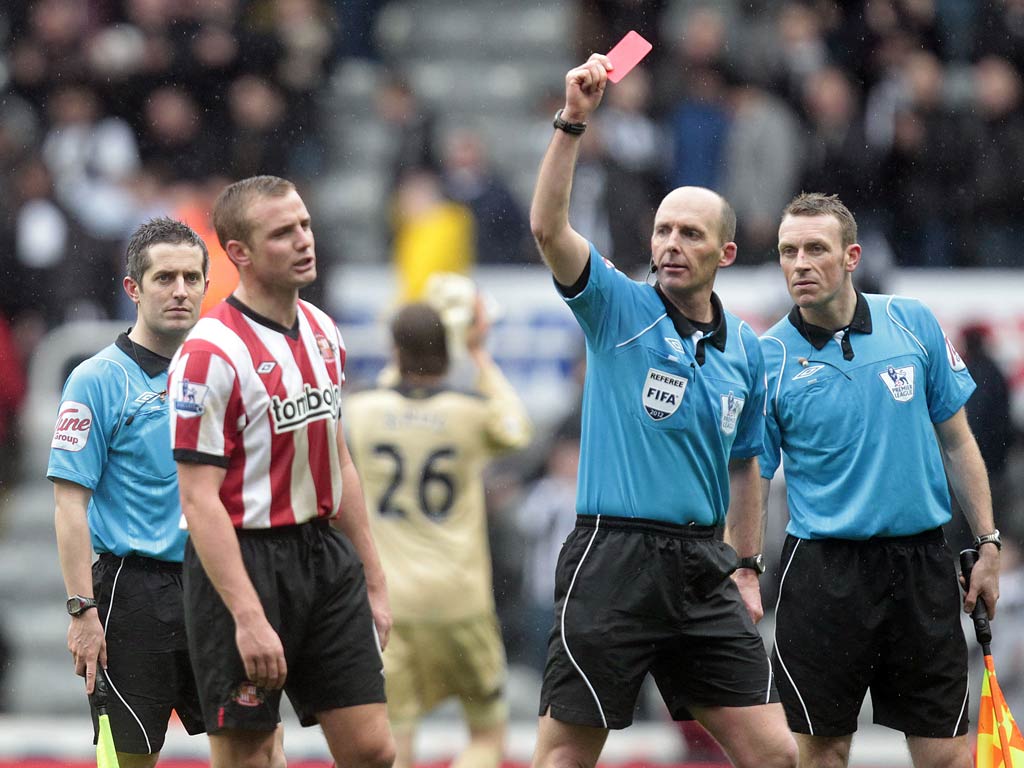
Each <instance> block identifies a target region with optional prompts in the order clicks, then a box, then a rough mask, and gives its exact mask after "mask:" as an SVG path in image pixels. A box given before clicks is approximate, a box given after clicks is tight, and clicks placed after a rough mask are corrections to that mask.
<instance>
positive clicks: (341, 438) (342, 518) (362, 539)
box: [331, 429, 391, 650]
mask: <svg viewBox="0 0 1024 768" xmlns="http://www.w3.org/2000/svg"><path fill="white" fill-rule="evenodd" d="M338 454H339V459H340V462H341V509H340V511H339V512H338V516H337V517H335V518H334V519H333V520H332V521H331V524H332V525H333V526H334V527H335V528H337V529H338V530H339V531H341V532H342V533H344V534H345V535H346V536H347V537H348V540H349V541H351V542H352V546H353V547H355V549H356V553H357V554H358V555H359V559H360V560H362V561H363V571H364V573H365V574H366V594H367V597H368V598H369V600H370V609H371V610H372V611H373V623H374V625H375V626H376V627H377V635H378V637H379V638H380V647H381V650H383V649H384V648H386V647H387V644H388V636H389V635H390V634H391V604H390V602H389V600H388V588H387V580H386V579H385V578H384V567H383V566H382V565H381V564H380V557H379V556H378V555H377V546H376V544H374V543H373V536H372V535H371V533H370V520H369V517H368V516H367V514H366V499H365V498H364V496H363V487H362V483H360V482H359V473H358V472H357V471H356V466H355V464H354V463H353V462H352V455H351V454H350V453H349V450H348V444H347V443H346V442H345V434H344V432H343V431H342V430H340V429H339V430H338Z"/></svg>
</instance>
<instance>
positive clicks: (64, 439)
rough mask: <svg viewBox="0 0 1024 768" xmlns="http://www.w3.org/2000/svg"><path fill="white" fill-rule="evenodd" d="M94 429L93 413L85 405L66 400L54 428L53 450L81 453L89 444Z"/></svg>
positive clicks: (61, 406)
mask: <svg viewBox="0 0 1024 768" xmlns="http://www.w3.org/2000/svg"><path fill="white" fill-rule="evenodd" d="M91 429H92V411H91V410H90V408H89V406H88V405H86V404H85V403H78V402H75V401H74V400H65V401H64V402H63V403H61V404H60V413H58V414H57V424H56V426H55V427H54V428H53V440H51V441H50V447H51V448H59V449H60V450H62V451H80V450H82V449H83V448H85V444H86V443H88V442H89V432H90V430H91Z"/></svg>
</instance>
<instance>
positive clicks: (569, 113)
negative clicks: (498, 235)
mask: <svg viewBox="0 0 1024 768" xmlns="http://www.w3.org/2000/svg"><path fill="white" fill-rule="evenodd" d="M609 69H611V62H610V61H608V57H607V56H604V55H602V54H599V53H595V54H593V55H592V56H591V57H590V58H589V59H588V60H587V63H586V64H584V65H583V66H580V67H576V68H575V69H572V70H569V72H568V73H567V74H566V76H565V107H564V108H563V110H562V119H563V120H566V121H567V122H570V123H585V122H587V120H588V119H589V117H590V115H591V114H592V113H593V111H594V110H595V109H597V106H598V104H600V103H601V98H602V96H604V89H605V86H606V85H607V84H608V70H609ZM580 139H581V137H580V136H574V135H571V134H569V133H566V132H565V131H561V130H556V131H555V132H554V136H552V138H551V143H550V144H549V145H548V150H547V153H546V154H545V155H544V160H543V161H542V162H541V166H540V172H539V174H538V176H537V186H536V188H535V189H534V192H533V202H532V204H531V206H530V228H531V230H532V231H533V236H534V239H536V241H537V247H538V248H539V249H540V252H541V255H542V256H543V257H544V261H545V262H546V263H547V265H548V267H550V269H551V272H552V274H553V275H554V276H555V279H556V280H557V281H558V282H559V283H561V284H562V285H572V284H573V283H575V282H576V281H577V280H578V279H579V277H580V275H581V274H582V273H583V268H584V266H586V263H587V258H588V255H589V252H590V248H589V246H588V244H587V241H586V239H585V238H584V237H583V236H582V235H580V234H579V233H578V232H576V230H574V229H573V228H572V227H571V226H570V225H569V195H570V193H571V192H572V179H573V172H574V170H575V168H576V158H577V156H578V154H579V146H580Z"/></svg>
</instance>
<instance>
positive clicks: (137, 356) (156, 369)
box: [114, 328, 171, 378]
mask: <svg viewBox="0 0 1024 768" xmlns="http://www.w3.org/2000/svg"><path fill="white" fill-rule="evenodd" d="M131 330H132V329H131V328H129V329H128V330H127V331H125V332H124V333H122V334H121V335H120V336H118V337H117V340H116V341H115V342H114V346H115V347H117V348H118V349H120V350H121V351H122V352H124V353H125V354H126V355H128V357H130V358H132V359H133V360H134V361H135V362H136V363H138V364H139V367H140V368H141V369H142V370H143V371H145V373H146V375H147V376H149V378H153V377H154V376H156V375H157V374H159V373H164V372H165V371H166V370H167V366H169V365H170V364H171V358H169V357H164V356H162V355H158V354H157V353H156V352H153V351H151V350H148V349H146V348H145V347H143V346H142V345H141V344H136V343H135V342H134V341H132V340H131V339H129V338H128V334H129V333H130V332H131Z"/></svg>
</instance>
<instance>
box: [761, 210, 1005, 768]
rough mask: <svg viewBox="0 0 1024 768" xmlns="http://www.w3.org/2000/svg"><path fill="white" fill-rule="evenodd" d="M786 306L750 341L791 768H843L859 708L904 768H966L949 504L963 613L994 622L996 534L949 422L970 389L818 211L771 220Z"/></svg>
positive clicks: (836, 215) (963, 421) (979, 476)
mask: <svg viewBox="0 0 1024 768" xmlns="http://www.w3.org/2000/svg"><path fill="white" fill-rule="evenodd" d="M779 258H780V263H781V266H782V272H783V275H784V276H785V278H786V287H787V288H788V290H789V293H790V296H791V297H792V299H793V302H794V304H795V306H794V307H793V309H792V311H791V312H790V313H789V315H788V316H787V317H784V318H782V320H780V321H779V322H778V323H776V324H775V325H774V326H773V327H772V328H771V329H769V330H768V332H767V333H766V334H765V335H764V336H763V337H762V341H761V344H762V348H763V351H764V357H765V366H766V369H767V374H768V406H767V423H766V430H765V435H766V436H765V453H764V455H763V456H762V457H761V472H762V476H763V477H764V478H765V479H764V495H765V499H767V492H768V485H769V483H770V479H771V477H772V476H773V475H774V474H775V471H776V469H777V468H778V466H779V463H780V455H784V456H785V465H784V467H785V477H786V489H787V494H788V500H789V516H790V521H789V526H788V528H787V533H788V536H787V538H786V543H785V546H784V549H783V553H782V565H781V574H782V579H781V586H780V595H779V602H778V606H777V610H776V616H775V620H776V637H775V652H774V658H773V661H774V667H775V670H776V673H777V675H778V684H779V691H780V693H781V695H782V700H783V704H784V706H785V708H786V715H787V717H788V719H789V725H790V727H791V728H792V730H793V731H794V732H795V733H796V734H797V742H798V744H799V746H800V765H801V766H830V767H831V766H845V765H846V764H847V762H848V759H849V753H850V743H851V741H852V739H853V733H854V731H856V730H857V715H858V713H859V712H860V708H861V703H862V702H863V700H864V694H865V693H866V692H867V691H868V690H870V691H871V701H872V709H873V713H874V720H875V722H876V723H879V724H881V725H885V726H888V727H890V728H894V729H896V730H899V731H902V732H903V733H904V734H906V737H907V745H908V747H909V749H910V754H911V757H912V759H913V762H914V765H915V766H916V767H917V768H926V767H932V766H934V767H935V768H938V766H959V767H960V768H967V767H968V766H970V765H972V760H971V753H970V749H969V747H968V744H967V737H966V733H967V710H968V707H967V648H966V644H965V642H964V635H963V631H962V629H961V625H960V616H959V610H958V609H959V605H960V589H959V586H958V583H957V575H956V566H955V564H954V561H953V557H952V553H951V552H950V550H949V547H948V546H947V545H946V541H945V539H944V538H943V534H942V528H941V526H942V525H944V524H945V523H947V522H948V521H949V520H950V517H951V512H950V499H949V492H948V490H947V480H948V484H949V485H951V486H952V487H953V491H954V492H955V493H956V496H957V500H958V501H959V502H960V505H961V507H962V508H963V510H964V513H965V515H966V516H967V520H968V522H969V523H970V526H971V529H972V530H973V531H974V534H975V536H976V539H975V544H976V546H977V548H978V551H979V553H980V560H979V562H978V564H977V566H975V568H974V571H973V573H972V576H971V589H970V592H969V593H968V594H967V595H966V596H965V597H964V601H963V605H964V609H965V610H966V611H970V610H972V609H973V608H974V604H975V601H976V600H977V599H978V598H981V599H983V600H984V602H985V604H986V606H987V607H988V611H989V615H990V616H994V615H995V608H996V600H997V598H998V595H999V587H998V573H999V548H1000V540H999V531H997V530H996V529H995V526H994V524H993V518H992V499H991V496H990V494H989V487H988V478H987V475H986V472H985V465H984V463H983V461H982V458H981V454H980V452H979V451H978V446H977V444H976V443H975V440H974V436H973V435H972V434H971V431H970V428H969V427H968V426H967V418H966V416H965V414H964V404H965V403H966V402H967V399H968V398H969V397H970V396H971V393H972V392H973V391H974V381H973V380H972V379H971V376H970V374H969V373H968V372H967V369H966V366H965V365H964V362H963V360H962V359H961V358H960V355H958V354H957V352H956V350H955V349H954V348H953V345H952V344H951V343H950V341H949V339H948V338H946V336H945V334H944V333H943V331H942V329H941V328H940V327H939V323H938V321H936V319H935V316H934V315H933V314H932V313H931V311H930V310H929V309H928V308H927V307H925V306H924V305H923V304H921V302H919V301H916V300H914V299H910V298H904V297H901V296H881V295H869V294H862V293H860V292H859V291H857V290H856V289H855V288H854V285H853V280H852V276H853V272H854V270H856V269H857V267H858V265H859V264H860V260H861V247H860V245H858V244H857V223H856V221H855V220H854V218H853V215H852V214H851V213H850V211H849V209H847V207H846V206H845V205H843V204H842V202H840V200H839V198H838V197H836V196H834V195H832V196H828V195H822V194H818V193H812V194H803V195H800V196H798V197H797V198H795V199H794V200H793V201H792V202H791V203H790V204H789V205H788V206H787V208H786V210H785V211H784V213H783V219H782V224H781V225H780V227H779Z"/></svg>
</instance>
